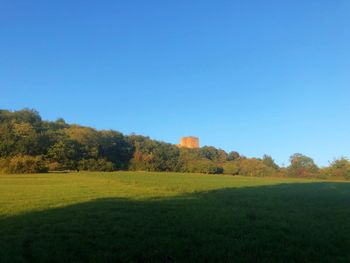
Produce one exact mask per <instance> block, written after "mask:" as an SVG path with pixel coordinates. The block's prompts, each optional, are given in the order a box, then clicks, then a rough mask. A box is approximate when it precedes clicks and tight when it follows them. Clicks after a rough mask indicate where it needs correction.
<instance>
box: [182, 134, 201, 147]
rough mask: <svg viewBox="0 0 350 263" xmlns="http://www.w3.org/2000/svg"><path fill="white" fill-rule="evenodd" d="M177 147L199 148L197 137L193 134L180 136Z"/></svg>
mask: <svg viewBox="0 0 350 263" xmlns="http://www.w3.org/2000/svg"><path fill="white" fill-rule="evenodd" d="M179 147H183V148H191V149H195V148H199V139H198V138H197V137H193V136H188V137H182V138H181V139H180V144H179Z"/></svg>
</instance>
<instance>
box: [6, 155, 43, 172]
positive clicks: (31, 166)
mask: <svg viewBox="0 0 350 263" xmlns="http://www.w3.org/2000/svg"><path fill="white" fill-rule="evenodd" d="M0 169H1V171H2V172H5V173H46V172H47V171H48V167H47V165H46V163H45V161H44V160H43V158H42V157H41V156H28V155H20V156H14V157H12V158H6V159H1V161H0Z"/></svg>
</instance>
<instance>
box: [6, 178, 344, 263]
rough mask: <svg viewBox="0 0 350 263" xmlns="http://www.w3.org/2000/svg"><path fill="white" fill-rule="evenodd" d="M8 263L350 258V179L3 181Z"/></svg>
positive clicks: (79, 179) (269, 260) (254, 260)
mask: <svg viewBox="0 0 350 263" xmlns="http://www.w3.org/2000/svg"><path fill="white" fill-rule="evenodd" d="M0 262H1V263H3V262H11V263H12V262H350V183H348V182H342V181H325V180H322V181H320V180H317V179H309V180H307V179H290V178H288V179H287V178H250V177H241V176H224V175H203V174H181V173H165V172H163V173H156V172H152V173H147V172H111V173H102V172H95V173H93V172H79V173H50V174H27V175H21V174H18V175H0Z"/></svg>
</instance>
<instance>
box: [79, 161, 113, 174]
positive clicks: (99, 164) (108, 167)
mask: <svg viewBox="0 0 350 263" xmlns="http://www.w3.org/2000/svg"><path fill="white" fill-rule="evenodd" d="M78 167H79V169H80V170H85V171H102V172H111V171H114V170H116V167H115V165H114V164H113V163H112V162H108V161H106V160H104V159H98V160H95V159H83V160H81V161H80V162H79V165H78Z"/></svg>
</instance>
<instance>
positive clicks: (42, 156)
mask: <svg viewBox="0 0 350 263" xmlns="http://www.w3.org/2000/svg"><path fill="white" fill-rule="evenodd" d="M48 170H91V171H113V170H141V171H178V172H198V173H212V174H219V173H225V174H230V175H245V176H291V177H323V178H324V177H326V178H327V177H342V178H350V162H349V161H348V160H347V159H346V158H341V159H339V160H335V161H334V162H333V163H331V164H330V166H329V167H326V168H323V169H320V168H318V167H317V165H316V164H315V163H314V161H313V160H312V159H311V158H310V157H307V156H304V155H302V154H294V155H292V156H291V158H290V165H289V166H288V167H287V168H280V167H279V166H278V165H277V164H276V163H275V161H274V160H273V159H272V157H271V156H268V155H265V156H264V157H263V158H262V159H259V158H246V157H244V156H242V155H240V154H239V153H238V152H236V151H231V152H229V153H226V152H225V151H224V150H221V149H217V148H215V147H212V146H204V147H202V148H198V149H188V148H178V147H177V146H176V145H173V144H169V143H165V142H160V141H156V140H152V139H150V138H149V137H145V136H140V135H134V134H133V135H129V136H125V135H123V134H122V133H120V132H118V131H113V130H101V131H98V130H96V129H93V128H90V127H84V126H80V125H76V124H67V123H66V122H65V121H64V120H63V119H61V118H60V119H57V120H56V121H44V120H42V119H41V117H40V115H39V113H38V112H37V111H35V110H31V109H23V110H19V111H14V112H12V111H8V110H0V171H3V172H8V173H25V172H27V173H29V172H45V171H48Z"/></svg>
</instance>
